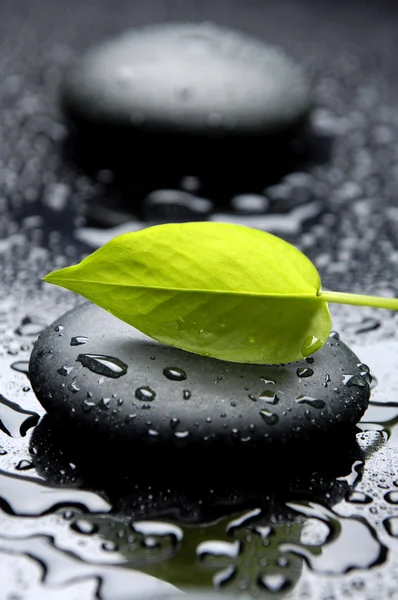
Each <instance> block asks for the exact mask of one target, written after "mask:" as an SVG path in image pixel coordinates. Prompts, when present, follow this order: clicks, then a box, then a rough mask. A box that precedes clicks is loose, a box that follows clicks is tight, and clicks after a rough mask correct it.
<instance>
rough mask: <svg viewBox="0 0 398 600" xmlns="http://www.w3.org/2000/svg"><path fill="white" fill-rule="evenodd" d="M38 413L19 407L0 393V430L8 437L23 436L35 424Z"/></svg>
mask: <svg viewBox="0 0 398 600" xmlns="http://www.w3.org/2000/svg"><path fill="white" fill-rule="evenodd" d="M39 418H40V417H39V415H38V414H37V413H35V412H33V411H30V410H25V409H24V408H21V406H19V404H16V403H15V402H11V401H10V400H7V398H4V396H2V395H1V394H0V430H1V431H3V432H4V433H5V434H7V435H9V436H10V437H13V438H16V437H24V436H25V435H26V433H27V431H28V430H29V429H30V428H32V427H34V426H35V425H37V423H38V422H39Z"/></svg>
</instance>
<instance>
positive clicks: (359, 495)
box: [346, 490, 373, 504]
mask: <svg viewBox="0 0 398 600" xmlns="http://www.w3.org/2000/svg"><path fill="white" fill-rule="evenodd" d="M346 500H347V502H350V503H351V504H370V503H371V502H372V501H373V500H372V498H371V497H370V496H367V495H366V494H364V493H363V492H359V491H356V490H354V491H353V492H349V493H348V494H347V496H346Z"/></svg>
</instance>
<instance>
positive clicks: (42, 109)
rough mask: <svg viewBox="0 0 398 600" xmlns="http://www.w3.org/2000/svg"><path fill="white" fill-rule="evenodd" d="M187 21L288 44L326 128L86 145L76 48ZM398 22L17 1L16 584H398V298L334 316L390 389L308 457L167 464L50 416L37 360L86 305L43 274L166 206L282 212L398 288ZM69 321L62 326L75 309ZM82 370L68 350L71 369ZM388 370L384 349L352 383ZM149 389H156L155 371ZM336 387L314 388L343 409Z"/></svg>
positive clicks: (153, 592) (155, 590)
mask: <svg viewBox="0 0 398 600" xmlns="http://www.w3.org/2000/svg"><path fill="white" fill-rule="evenodd" d="M174 19H177V20H183V19H191V20H215V21H217V22H219V23H224V24H226V25H228V26H231V27H236V28H243V29H244V30H245V31H246V32H248V33H251V34H253V35H259V37H260V38H263V39H264V40H266V41H268V42H270V43H275V44H280V45H282V46H283V47H284V48H285V49H286V51H287V52H289V53H291V54H292V56H294V58H295V60H297V61H298V62H299V63H301V64H303V66H304V67H305V68H306V69H307V71H308V73H309V75H310V78H311V80H312V82H313V94H314V104H315V109H314V111H313V115H312V119H311V128H310V131H309V132H308V133H307V134H305V135H303V137H300V138H299V139H297V140H295V141H294V142H292V143H291V144H290V145H289V147H288V148H286V147H285V148H284V150H283V151H282V150H281V148H279V147H278V148H275V152H271V153H270V155H269V156H270V158H269V159H268V158H265V156H266V154H265V153H263V152H262V151H263V148H261V147H259V146H258V145H256V144H253V145H248V143H247V140H246V141H244V143H243V142H242V144H243V145H242V154H241V155H240V158H239V160H241V162H240V163H239V160H238V161H236V159H235V163H234V168H233V169H232V168H229V167H228V168H227V169H223V168H222V165H221V162H222V161H221V158H220V156H221V155H220V154H219V155H218V161H216V162H214V163H213V162H212V163H211V164H209V163H206V160H205V158H206V157H205V156H202V157H201V160H200V161H199V162H197V163H191V164H190V167H189V170H188V168H185V167H184V168H182V166H181V163H179V162H178V160H176V157H174V156H172V153H171V152H170V150H169V149H168V152H167V153H165V154H164V157H165V163H166V164H167V169H162V168H160V167H159V164H158V163H157V162H156V160H159V155H158V156H157V157H156V154H158V153H154V155H153V156H152V155H151V154H150V153H149V154H144V155H143V156H144V157H145V160H144V159H143V157H142V156H141V155H140V153H139V152H138V151H136V152H135V154H128V155H127V154H126V153H123V148H115V147H113V146H111V147H110V154H112V155H113V154H115V155H116V154H117V155H118V161H114V164H110V162H109V161H108V162H107V159H106V156H105V158H103V157H102V158H101V156H100V157H98V156H97V154H98V153H97V152H96V148H95V147H91V148H90V147H89V146H87V143H86V142H85V144H83V145H80V146H79V144H77V145H76V143H75V141H74V142H73V143H72V141H71V140H70V138H69V137H68V134H67V132H68V129H67V127H66V124H65V121H64V118H63V116H62V115H61V113H60V110H59V107H58V101H57V97H58V87H59V84H60V82H61V81H62V79H63V76H64V74H65V72H66V70H67V69H68V68H69V66H71V65H72V64H73V63H74V61H75V60H76V59H77V58H78V57H79V55H80V53H81V52H83V51H84V50H86V49H88V47H90V46H91V45H93V44H96V43H98V42H100V41H102V39H104V38H105V37H107V36H110V35H114V34H116V33H117V32H118V31H120V30H121V29H124V28H125V27H126V24H128V25H130V24H132V23H133V24H134V25H135V26H140V25H141V24H146V23H149V22H154V21H156V22H160V21H162V20H174ZM397 23H398V13H397V9H396V7H395V6H394V5H393V4H392V3H389V2H387V1H386V2H382V3H381V4H378V5H377V6H374V7H373V8H372V7H366V6H365V5H364V4H363V3H361V4H360V3H359V2H358V3H355V2H346V3H344V4H343V3H341V5H340V6H335V5H332V4H331V5H330V6H329V4H328V3H327V2H326V1H324V2H320V3H315V2H309V1H308V2H304V1H302V2H289V1H288V0H286V1H283V2H280V3H278V4H277V5H275V4H272V10H271V4H269V5H267V4H266V3H265V4H261V5H260V4H259V3H257V2H254V0H253V1H249V2H248V3H245V5H244V6H243V4H240V3H238V2H234V1H233V0H231V1H230V2H226V1H220V2H219V3H214V2H212V3H210V2H203V3H201V4H200V6H199V5H198V4H197V3H194V2H186V3H184V4H183V5H182V4H181V3H177V2H170V3H162V2H160V0H156V1H155V0H153V1H152V2H150V3H146V4H145V6H144V3H142V5H141V6H140V3H133V4H132V3H129V2H123V1H120V2H119V3H118V10H109V5H108V3H106V2H105V1H102V0H101V1H100V2H97V3H96V4H95V6H94V5H90V3H77V2H70V1H69V2H63V1H61V0H58V1H56V2H54V3H48V2H45V1H44V0H35V1H34V2H31V3H29V4H26V3H23V2H22V1H21V2H19V1H17V2H15V0H14V1H13V2H12V3H11V2H9V1H8V0H5V1H4V2H2V3H1V6H0V34H1V39H2V40H3V42H2V51H1V55H0V72H1V75H2V85H1V88H0V129H1V139H2V143H1V145H0V211H1V218H0V280H1V286H0V575H1V577H0V579H1V589H0V598H1V600H3V599H4V600H6V599H7V600H11V599H12V600H14V599H16V598H18V600H20V599H23V600H36V599H38V598H40V599H41V600H43V599H44V600H50V599H51V600H53V599H54V600H55V599H56V600H61V599H65V600H66V599H68V600H71V599H72V600H74V599H76V600H77V599H79V600H86V599H87V600H92V599H94V598H96V597H99V598H103V599H107V600H108V599H109V600H114V599H117V598H120V599H122V598H126V597H129V598H134V597H137V598H140V599H141V598H146V597H147V598H163V597H170V598H178V597H179V595H180V594H181V591H184V592H188V593H189V594H188V597H189V596H190V595H191V596H192V598H203V597H207V598H209V599H210V598H215V597H219V596H221V597H222V596H223V595H224V597H234V596H236V597H238V596H239V597H240V598H253V597H254V598H256V597H258V598H262V597H263V598H294V599H301V598H306V599H313V600H315V599H317V600H318V599H320V598H321V599H322V600H326V599H329V600H331V599H332V598H333V599H335V600H342V599H343V598H347V597H349V598H352V599H354V600H364V599H365V600H373V599H374V598H395V597H396V596H397V592H396V589H397V573H398V546H397V538H398V448H397V445H398V428H397V422H398V397H397V390H398V375H397V369H396V366H397V364H398V338H397V333H396V331H397V315H396V314H394V313H389V312H388V311H376V310H373V309H370V308H369V309H367V308H364V309H360V310H359V309H358V310H357V309H353V308H352V307H344V306H334V307H332V316H333V327H334V329H336V330H337V331H339V332H340V333H341V336H342V339H344V341H345V342H347V343H348V344H349V345H350V347H351V348H352V349H353V350H354V352H355V353H356V354H357V355H358V357H359V358H360V360H361V361H362V362H363V363H364V365H369V367H370V370H371V373H372V376H373V381H372V387H373V389H372V396H371V404H370V407H369V409H368V411H367V412H366V414H365V415H364V417H363V419H362V421H361V423H360V424H359V426H358V430H357V432H356V433H355V432H354V434H353V435H351V436H349V439H342V438H340V437H339V439H336V440H335V441H334V443H333V442H332V441H331V442H330V443H329V446H328V447H327V448H324V449H323V451H322V452H315V451H312V449H311V448H310V449H309V453H308V456H307V457H306V460H305V461H301V462H300V464H298V463H297V460H295V457H290V460H289V457H288V459H287V460H286V459H284V460H282V459H281V457H280V456H276V455H275V454H271V453H270V454H268V455H266V456H265V455H264V456H258V455H254V456H253V455H251V456H249V455H247V454H245V455H243V454H242V455H234V456H231V457H221V458H220V459H219V460H215V461H214V465H213V468H210V467H209V468H207V469H204V468H203V467H202V468H201V466H200V462H199V461H198V463H196V465H195V467H194V468H193V464H186V463H185V464H184V463H182V462H181V463H178V462H177V463H173V464H172V465H165V464H164V461H163V463H162V460H161V457H159V461H158V462H159V464H158V467H157V468H156V461H154V460H152V467H151V469H148V457H147V456H145V455H144V454H143V453H141V454H140V455H138V454H127V455H126V454H123V453H121V452H115V451H112V449H110V448H108V447H107V448H102V449H101V448H100V449H98V452H96V453H92V452H89V451H88V450H89V447H88V446H87V445H86V446H85V445H84V443H83V444H81V443H80V441H79V443H78V441H77V440H76V439H75V437H74V435H73V434H72V432H71V431H69V430H68V428H60V427H59V426H58V427H57V426H55V424H54V423H52V422H51V421H50V420H49V419H48V418H42V419H41V420H40V422H38V420H39V418H41V417H43V414H44V411H43V409H42V407H41V406H40V405H39V403H38V402H37V400H36V398H35V396H34V394H33V392H32V390H31V386H30V382H29V379H28V377H27V364H28V360H29V356H30V352H31V350H32V345H33V343H34V341H35V339H36V337H37V336H38V334H39V333H40V331H42V330H43V329H44V328H45V327H46V326H47V325H49V324H50V323H52V322H54V321H55V320H56V319H58V318H59V316H60V315H62V314H63V313H64V312H65V311H66V310H69V309H71V308H72V307H73V306H75V305H76V304H78V303H80V299H78V298H77V297H75V296H73V295H72V294H69V293H68V292H66V291H64V290H62V289H57V288H55V287H51V286H49V285H47V284H44V283H42V282H41V278H42V277H43V276H44V275H45V274H46V273H47V272H49V271H50V270H52V269H55V268H60V267H63V266H66V265H68V264H72V263H74V262H77V261H78V260H80V259H81V258H82V256H84V255H86V254H87V253H89V252H91V251H92V249H93V248H95V247H97V246H99V245H101V244H102V243H104V242H105V241H106V240H107V239H110V238H111V237H113V236H114V235H116V234H118V233H121V232H122V231H129V230H134V229H137V228H140V227H142V226H144V225H146V224H149V223H151V222H163V221H167V220H171V219H172V220H184V219H187V218H189V219H190V220H194V219H195V218H200V219H203V218H209V219H212V220H226V221H230V222H239V223H243V224H247V225H250V226H256V227H259V228H263V229H266V230H268V231H271V232H274V233H277V234H279V235H281V236H282V237H284V238H285V239H287V240H288V241H290V242H292V243H294V244H295V245H297V246H298V247H299V248H300V249H302V250H303V251H304V252H305V253H306V254H307V255H308V256H309V257H310V258H311V259H312V260H314V262H315V264H316V266H317V268H318V269H319V271H320V274H321V278H322V280H323V283H324V287H325V288H326V289H328V288H330V289H337V290H348V291H358V292H363V293H369V294H370V293H380V294H384V295H397V293H398V290H397V283H396V282H397V281H398V277H397V276H398V244H397V232H398V212H397V208H396V198H397V194H398V154H397V139H398V118H397V112H396V106H397V101H398V83H397V82H398V77H397V65H396V45H395V43H396V27H397ZM219 148H221V150H220V151H223V150H225V152H227V150H228V149H227V148H223V147H222V145H221V146H220V147H219ZM191 150H192V154H193V155H195V152H194V148H191ZM116 151H117V152H116ZM158 151H159V149H158ZM162 151H164V149H162ZM218 151H219V150H218ZM105 154H106V153H105ZM187 154H189V152H187ZM199 154H200V153H199ZM166 155H167V160H166ZM148 156H151V160H150V161H148V160H147V159H148ZM226 156H228V159H230V160H231V161H232V158H233V157H231V156H230V155H228V154H226ZM247 157H250V161H249V160H248V158H247ZM108 158H109V156H108ZM271 158H272V160H271ZM155 159H156V160H155ZM196 159H197V155H196V158H195V160H196ZM243 159H244V160H243ZM260 159H261V160H260ZM143 161H144V163H145V164H144V166H145V168H142V167H143ZM237 164H241V166H242V168H241V169H239V168H237ZM228 165H230V163H228ZM171 167H172V168H171ZM196 167H197V168H196ZM259 167H260V168H259ZM167 190H168V191H167ZM170 190H177V191H178V193H176V194H174V195H173V194H172V193H170ZM166 191H167V193H165V192H166ZM191 196H192V197H193V198H194V201H192V202H191V200H192V198H191ZM195 199H196V200H195ZM55 334H57V335H59V336H61V337H62V336H63V324H62V321H60V322H58V323H57V331H56V332H55ZM89 339H90V331H89V328H88V330H87V331H85V332H82V331H76V332H75V333H74V335H73V337H71V338H70V339H69V338H68V340H67V342H68V344H70V345H72V346H78V351H79V355H80V356H81V363H80V364H81V365H83V366H84V368H85V369H87V372H91V373H92V372H94V373H95V374H96V376H98V378H100V377H102V376H104V377H108V378H109V377H110V378H111V379H112V378H113V379H117V378H118V377H119V378H121V380H123V377H124V375H123V371H124V369H125V366H124V365H123V364H118V363H117V362H115V360H114V359H115V357H112V356H108V355H101V356H99V355H93V354H92V353H90V352H89V350H87V352H86V349H88V348H89V346H88V345H86V344H89ZM116 358H117V357H116ZM73 366H74V365H69V364H68V363H65V364H64V365H61V366H60V369H61V372H59V376H60V378H61V379H63V378H67V377H70V376H72V374H73V371H70V368H71V367H73ZM177 366H178V365H175V364H169V365H167V369H168V370H167V372H166V373H165V374H164V379H165V381H166V380H171V381H180V382H181V386H183V387H182V388H181V389H182V390H183V394H184V399H185V400H186V401H187V404H189V403H190V402H193V401H194V398H193V396H192V397H191V390H190V389H189V387H188V385H187V382H186V381H185V380H184V373H181V372H178V371H177V370H176V367H177ZM311 369H312V367H311V362H310V361H309V362H308V367H306V368H305V369H304V370H302V371H301V372H300V373H299V374H298V380H300V381H302V382H303V383H305V382H306V381H310V380H311ZM104 371H105V374H104ZM162 377H163V375H162ZM367 377H368V373H367V370H366V368H365V367H363V368H361V375H360V376H359V377H357V379H356V380H355V381H352V380H351V379H350V378H348V379H347V381H346V385H347V386H348V387H351V386H352V389H356V387H358V386H361V384H362V379H363V380H367ZM361 378H362V379H361ZM72 380H73V378H72ZM263 384H264V385H262V390H261V391H263V393H261V394H260V395H258V397H256V398H255V400H253V402H256V406H257V407H258V409H259V410H261V411H262V412H263V418H264V419H272V418H274V416H275V415H276V413H277V409H278V391H277V390H275V391H273V386H274V387H275V384H274V383H273V381H272V378H271V377H270V378H265V380H264V382H263ZM71 385H72V383H71ZM324 385H325V386H328V385H330V382H329V381H328V380H327V378H325V382H324ZM71 392H72V393H73V389H72V390H71ZM133 392H134V393H138V395H139V398H138V397H137V399H138V402H142V403H143V404H145V403H150V402H151V401H152V400H153V397H152V396H153V390H148V389H145V387H144V386H142V387H141V389H139V390H138V391H137V392H136V391H135V390H133ZM76 393H77V392H76ZM248 393H250V392H248ZM317 400H318V399H317V398H313V397H309V396H305V395H300V394H298V396H297V400H296V401H297V402H298V403H303V406H304V407H308V409H310V408H311V407H312V408H313V409H314V410H317V411H318V410H319V411H322V408H323V407H322V406H317V404H316V402H317ZM86 402H87V410H88V411H90V398H87V399H86ZM155 402H156V400H155ZM311 403H312V405H311ZM132 418H134V417H133V416H132ZM170 418H171V421H170V427H171V428H175V429H174V431H175V434H176V435H177V434H179V436H180V437H181V438H182V439H181V440H180V441H181V442H183V441H184V439H183V436H184V430H183V429H181V427H180V424H179V423H177V420H178V419H177V417H176V416H174V415H171V416H170ZM173 419H177V420H173ZM151 458H152V459H153V458H157V457H153V456H152V457H151ZM215 458H217V457H215ZM165 466H167V467H168V468H167V469H166V470H164V467H165Z"/></svg>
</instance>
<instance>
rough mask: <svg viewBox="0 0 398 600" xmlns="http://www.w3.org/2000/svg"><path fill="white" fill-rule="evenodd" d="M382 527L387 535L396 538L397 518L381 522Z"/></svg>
mask: <svg viewBox="0 0 398 600" xmlns="http://www.w3.org/2000/svg"><path fill="white" fill-rule="evenodd" d="M383 525H384V527H385V529H386V531H387V533H388V534H389V535H390V536H391V537H393V538H397V537H398V517H390V518H388V519H385V520H384V521H383Z"/></svg>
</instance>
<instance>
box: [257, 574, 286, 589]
mask: <svg viewBox="0 0 398 600" xmlns="http://www.w3.org/2000/svg"><path fill="white" fill-rule="evenodd" d="M258 582H259V584H260V586H261V587H263V588H264V589H265V590H267V591H268V592H273V593H275V592H281V591H282V590H286V589H287V588H288V587H290V585H291V584H290V581H289V579H288V578H287V577H286V576H285V575H282V573H272V574H269V575H268V574H267V575H260V577H259V579H258Z"/></svg>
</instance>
